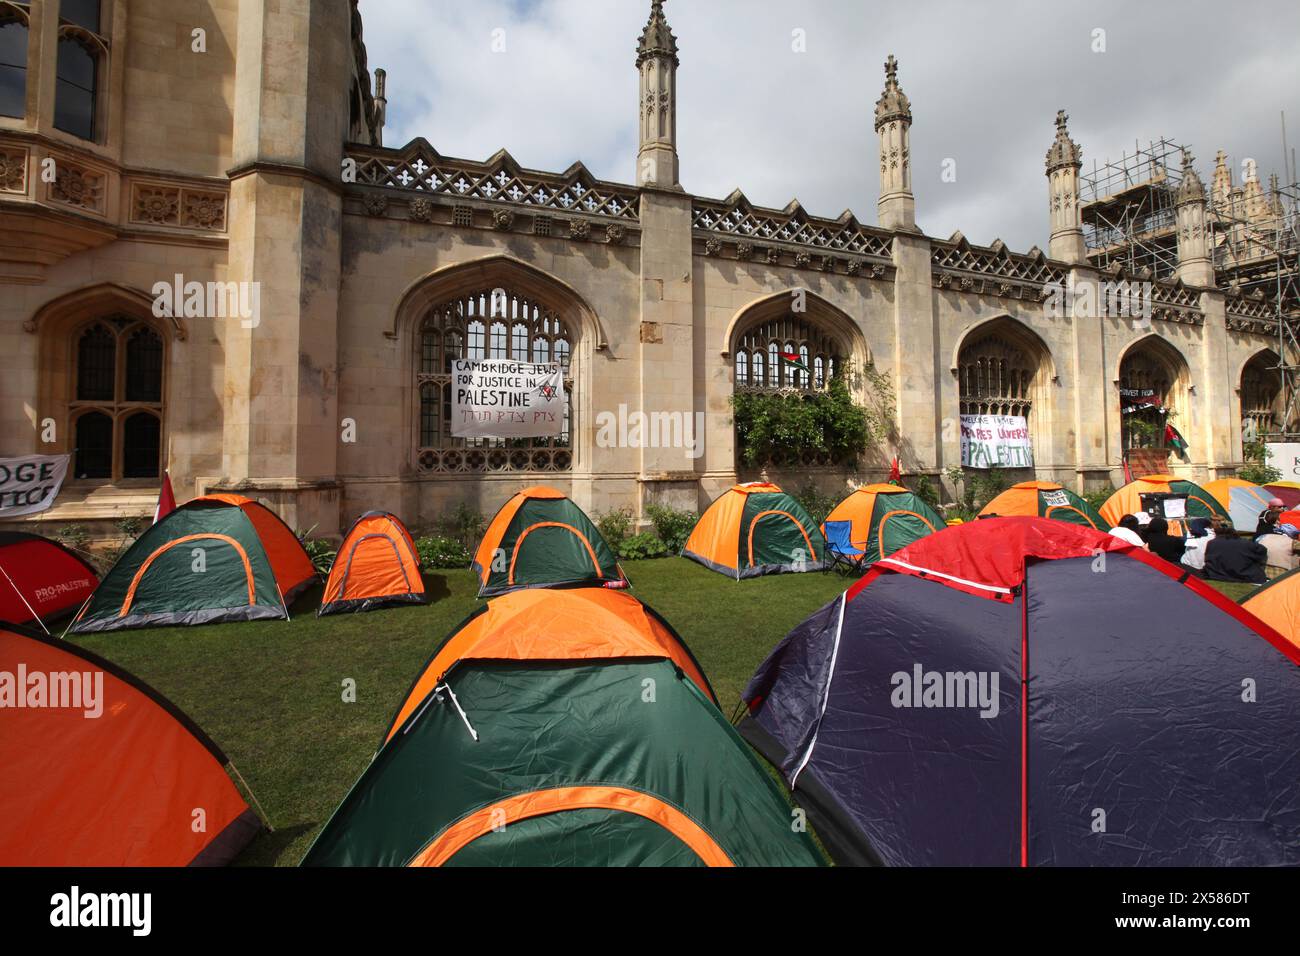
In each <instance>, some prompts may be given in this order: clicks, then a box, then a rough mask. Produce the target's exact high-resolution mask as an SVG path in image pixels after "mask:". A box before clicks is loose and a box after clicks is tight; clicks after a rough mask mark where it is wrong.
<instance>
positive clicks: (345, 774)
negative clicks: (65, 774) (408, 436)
mask: <svg viewBox="0 0 1300 956" xmlns="http://www.w3.org/2000/svg"><path fill="white" fill-rule="evenodd" d="M623 567H624V569H625V570H626V572H627V575H628V577H629V578H630V579H631V581H632V585H633V590H632V593H633V594H635V595H636V596H637V597H638V598H640V599H641V600H642V601H645V602H646V603H647V604H649V605H650V606H651V607H653V608H654V609H655V610H657V611H658V612H659V613H660V614H662V615H663V616H664V617H665V618H667V619H668V621H669V622H670V623H671V624H672V625H673V627H674V628H676V630H677V632H678V633H679V634H681V635H682V637H683V638H684V639H685V640H686V643H687V644H688V645H689V646H690V648H691V650H692V651H694V653H695V656H696V657H697V658H699V661H700V664H701V665H702V666H703V668H704V671H705V673H706V674H707V675H708V677H709V680H710V682H711V683H712V684H713V688H714V690H715V691H716V692H717V695H718V699H719V701H720V702H721V703H722V706H723V710H724V711H725V712H726V713H727V715H728V716H730V715H731V711H732V709H733V708H734V706H735V705H736V703H737V701H738V700H739V699H740V692H741V691H742V690H743V689H744V686H745V683H746V682H747V681H748V680H749V677H750V675H751V674H752V673H753V672H754V669H755V668H756V667H757V666H758V664H759V663H760V662H761V661H762V660H763V658H764V657H766V656H767V653H768V651H770V650H771V649H772V647H773V646H774V645H775V644H776V642H777V641H779V640H780V639H781V638H782V637H784V636H785V634H786V633H787V632H788V631H789V630H790V629H791V628H793V627H794V626H795V625H796V624H798V623H799V622H800V621H801V620H803V619H804V618H805V617H807V616H808V615H809V614H810V613H812V612H813V611H814V610H816V609H817V608H819V607H821V606H822V605H823V604H825V603H826V602H827V601H829V600H830V599H831V598H833V597H835V596H836V595H837V594H839V593H840V592H841V591H843V590H844V588H845V587H847V586H848V584H849V583H850V582H849V581H847V580H845V579H843V578H840V577H838V576H837V575H834V574H830V573H827V574H782V575H774V576H770V577H764V578H758V579H756V580H750V581H742V582H739V583H737V582H735V581H729V580H727V579H726V578H724V577H723V576H722V575H720V574H717V573H716V572H713V571H709V570H707V569H705V568H703V567H701V566H700V565H698V564H696V563H695V562H693V561H688V560H686V559H685V558H662V559H659V560H653V561H629V562H624V563H623ZM425 582H426V588H427V590H428V593H429V594H430V596H431V598H432V600H431V602H430V604H429V605H427V606H425V607H404V608H395V609H391V610H383V611H372V612H370V613H368V614H343V615H334V616H330V617H325V618H317V617H316V616H315V615H316V608H317V606H318V605H319V603H320V587H319V586H317V587H316V588H315V589H313V590H312V591H310V592H308V593H307V594H305V595H304V596H303V597H302V598H301V599H299V600H298V601H297V603H296V604H295V606H294V607H293V608H292V611H293V614H294V619H293V620H292V621H291V622H289V623H285V622H283V621H255V622H250V623H241V624H220V625H212V626H208V627H194V628H147V629H143V630H135V631H121V632H118V633H115V634H94V635H86V636H85V637H79V638H77V643H79V644H81V645H83V646H85V647H88V648H90V649H91V650H94V651H96V652H97V653H99V654H102V655H104V656H105V657H108V658H109V659H111V660H113V661H115V662H117V663H119V664H121V665H122V666H124V667H126V668H127V669H128V670H130V671H131V672H132V673H134V674H136V675H138V676H139V677H141V678H143V679H144V680H146V681H148V682H149V683H150V684H152V685H153V686H154V687H156V688H157V689H158V690H160V691H161V692H162V693H164V694H166V695H167V696H168V697H170V698H171V699H172V700H173V701H175V702H176V703H177V704H178V705H179V706H180V707H181V709H182V710H184V711H185V712H186V713H188V714H189V715H190V716H191V717H193V718H194V719H195V720H196V721H197V722H198V724H199V725H200V726H201V727H203V729H204V730H206V731H207V732H208V734H209V735H210V736H211V737H212V739H213V740H215V741H216V742H217V743H218V744H219V745H220V746H221V748H222V749H223V750H225V752H226V754H227V755H228V756H229V757H230V759H231V760H232V761H233V762H234V764H235V766H236V767H237V768H238V769H239V772H240V773H241V774H242V775H243V777H244V779H245V780H246V781H247V782H248V784H249V786H250V787H252V789H253V792H254V794H255V795H256V797H257V800H258V802H259V803H260V804H261V806H262V809H263V810H264V811H265V812H266V814H267V815H268V816H269V817H270V819H271V823H272V824H273V825H274V826H275V832H274V833H272V834H263V835H261V836H260V837H258V839H257V840H256V841H255V842H254V843H253V844H252V845H251V846H250V847H249V848H248V849H247V850H246V851H245V852H244V854H243V856H242V857H241V859H240V862H241V863H245V864H262V865H269V864H282V865H290V866H291V865H295V864H297V862H298V861H299V860H300V859H301V858H302V855H303V854H304V853H305V852H306V851H307V847H308V846H310V845H311V841H312V840H313V839H314V838H315V836H316V833H317V832H318V831H319V830H320V828H321V827H322V826H323V825H324V823H325V821H326V820H327V819H328V818H329V815H330V814H331V813H332V812H333V811H334V808H335V807H336V806H338V804H339V802H340V801H341V800H342V799H343V796H344V795H345V794H346V793H347V791H348V788H349V787H351V786H352V783H353V782H354V781H355V780H356V778H357V777H358V776H359V775H360V774H361V772H362V771H363V770H364V769H365V768H366V765H367V764H368V763H369V762H370V757H371V755H372V754H373V753H374V751H375V747H376V746H377V744H378V742H379V739H380V736H381V735H382V734H383V732H384V730H385V729H386V728H387V724H388V721H389V720H390V719H391V718H392V716H393V712H394V711H395V710H396V709H397V706H398V704H399V703H400V702H401V698H402V695H403V694H405V693H406V691H407V689H408V688H409V687H410V684H411V681H412V679H413V678H414V677H415V674H416V672H417V670H418V669H419V667H420V666H421V665H422V664H423V663H424V662H425V660H426V659H427V658H428V656H429V652H430V651H431V650H432V648H433V646H434V644H435V643H436V642H438V641H440V640H441V639H442V638H443V637H444V636H445V635H446V634H447V633H448V632H449V631H450V630H451V629H452V628H453V627H455V626H456V625H457V624H458V623H459V622H460V621H461V620H462V619H463V618H464V617H465V616H466V615H467V614H469V613H470V611H472V610H473V609H474V608H475V607H476V606H477V604H478V601H477V600H476V599H475V597H474V595H475V593H476V592H477V590H478V588H477V582H476V580H475V578H474V576H473V574H471V572H470V571H468V570H457V571H439V572H433V573H431V574H428V575H426V576H425ZM347 678H352V679H353V680H355V681H356V688H357V701H356V703H352V704H348V703H344V702H343V700H342V693H343V681H344V680H345V679H347Z"/></svg>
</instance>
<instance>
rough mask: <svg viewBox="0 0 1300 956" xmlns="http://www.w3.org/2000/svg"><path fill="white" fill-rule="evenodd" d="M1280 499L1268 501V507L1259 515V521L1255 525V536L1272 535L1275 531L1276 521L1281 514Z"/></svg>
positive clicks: (1281, 505)
mask: <svg viewBox="0 0 1300 956" xmlns="http://www.w3.org/2000/svg"><path fill="white" fill-rule="evenodd" d="M1282 508H1283V504H1282V499H1281V498H1270V499H1268V507H1267V508H1265V509H1264V510H1263V511H1261V512H1260V513H1259V521H1258V522H1257V523H1256V525H1255V534H1257V535H1260V534H1272V533H1273V532H1274V531H1276V530H1277V519H1278V518H1279V517H1280V516H1281V514H1282Z"/></svg>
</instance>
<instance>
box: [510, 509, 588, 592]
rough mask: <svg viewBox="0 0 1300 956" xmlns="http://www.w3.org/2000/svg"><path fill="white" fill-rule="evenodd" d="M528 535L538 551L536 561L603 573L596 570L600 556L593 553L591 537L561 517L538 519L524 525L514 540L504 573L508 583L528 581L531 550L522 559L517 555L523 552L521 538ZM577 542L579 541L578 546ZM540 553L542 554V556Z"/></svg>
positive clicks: (531, 556) (580, 572) (582, 572)
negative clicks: (506, 571) (507, 567)
mask: <svg viewBox="0 0 1300 956" xmlns="http://www.w3.org/2000/svg"><path fill="white" fill-rule="evenodd" d="M529 535H533V538H532V550H533V551H537V552H540V555H539V556H538V557H537V558H536V559H535V560H537V561H538V562H539V563H544V564H548V565H550V566H551V567H554V566H555V565H556V564H558V565H559V566H561V567H563V568H565V569H571V570H573V571H574V572H575V573H577V574H589V573H590V574H594V575H595V576H596V577H598V578H601V577H604V575H603V574H602V573H601V570H600V559H599V558H597V557H596V549H595V548H593V547H592V546H591V541H590V540H589V539H588V538H587V536H586V535H584V534H583V533H582V532H581V531H579V530H578V529H577V528H575V527H574V526H573V525H571V524H565V523H564V522H563V521H539V522H537V523H536V524H532V525H529V526H528V527H527V528H525V529H524V530H523V531H522V532H520V534H519V537H518V538H517V539H516V540H515V547H514V553H513V554H512V555H511V556H510V570H509V574H508V576H507V580H508V582H509V583H510V584H517V583H524V584H526V583H528V580H529V571H528V568H529V566H530V565H531V564H532V562H533V560H534V558H533V555H532V553H531V552H530V553H529V554H527V555H525V556H524V558H523V560H522V561H521V560H520V556H521V555H524V542H525V541H527V540H528V539H529ZM578 545H581V548H579V547H578ZM541 555H544V556H545V560H543V558H542V557H541Z"/></svg>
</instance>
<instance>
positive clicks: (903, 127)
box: [876, 54, 916, 230]
mask: <svg viewBox="0 0 1300 956" xmlns="http://www.w3.org/2000/svg"><path fill="white" fill-rule="evenodd" d="M911 129H912V104H911V102H910V101H909V100H908V99H907V94H906V93H904V92H903V89H902V87H900V86H899V85H898V61H897V60H896V59H894V56H893V54H890V56H889V59H887V60H886V61H885V91H884V92H883V93H882V94H881V95H880V99H879V100H877V101H876V135H877V137H878V138H879V140H880V200H879V201H878V202H877V204H876V208H877V210H878V212H879V217H880V225H881V226H883V227H884V228H886V229H909V230H913V229H915V228H916V198H915V197H914V196H913V195H912V148H911V142H912V138H911V137H912V134H911Z"/></svg>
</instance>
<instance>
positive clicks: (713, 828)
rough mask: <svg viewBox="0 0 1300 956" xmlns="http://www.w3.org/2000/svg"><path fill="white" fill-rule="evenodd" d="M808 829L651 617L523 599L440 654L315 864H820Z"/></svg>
mask: <svg viewBox="0 0 1300 956" xmlns="http://www.w3.org/2000/svg"><path fill="white" fill-rule="evenodd" d="M539 622H540V623H539ZM801 820H802V814H801V813H800V812H799V811H797V810H795V809H794V808H792V807H791V806H790V804H789V803H788V802H787V801H786V799H785V797H784V796H783V794H782V792H781V791H780V790H779V789H778V788H777V785H776V784H775V782H774V781H773V779H772V777H771V776H770V775H769V774H768V773H767V772H766V771H765V769H764V768H763V766H762V765H761V764H760V763H759V761H758V759H757V757H756V756H755V755H754V754H753V752H752V751H750V749H749V748H748V747H747V746H746V745H745V743H744V742H743V741H742V740H741V738H740V737H739V735H738V734H737V733H736V731H735V730H734V729H733V728H732V726H731V725H730V724H729V723H728V722H727V720H726V718H725V717H724V716H723V715H722V713H721V712H720V711H719V710H718V708H717V706H716V704H715V702H714V699H713V693H712V691H711V690H710V688H709V685H708V682H707V681H706V680H705V679H704V676H703V674H702V673H701V672H700V670H699V666H698V664H697V663H696V662H695V660H694V658H693V657H692V656H691V655H690V653H689V651H687V650H686V648H685V646H684V645H682V644H681V642H680V640H679V639H678V638H677V636H676V635H675V634H674V633H673V631H672V630H671V628H669V627H668V625H667V624H666V623H665V622H664V621H663V620H662V619H661V618H659V617H658V616H657V615H656V614H654V612H653V611H651V610H650V609H649V608H647V607H645V606H644V605H643V604H641V603H640V602H639V601H637V600H636V599H635V598H634V597H632V596H631V595H630V594H628V593H627V592H624V591H615V590H610V589H607V588H570V589H561V590H550V591H547V590H522V591H515V592H513V593H510V594H507V595H504V596H502V597H499V598H495V599H493V600H492V601H490V602H489V603H488V605H487V606H486V607H484V608H482V609H481V610H480V611H479V612H477V613H476V614H474V615H472V616H471V617H470V618H469V619H468V620H467V621H466V622H464V623H463V624H462V625H461V626H460V627H459V628H458V629H457V630H456V631H454V632H453V633H452V634H451V635H450V636H449V637H448V638H447V639H446V640H445V641H443V643H442V644H441V645H439V647H438V649H437V650H435V652H434V654H433V656H432V657H431V658H430V660H429V662H428V663H427V664H426V665H425V667H424V669H423V671H422V673H421V675H420V677H419V678H417V680H416V681H415V684H414V686H413V687H412V689H411V691H410V693H409V694H408V695H407V697H406V699H405V701H404V702H403V704H402V706H401V707H400V708H399V710H398V713H397V715H396V716H395V718H394V719H393V721H392V722H391V723H390V726H389V731H388V734H387V737H386V741H385V743H384V744H383V746H382V747H381V749H380V750H379V752H378V754H376V756H375V758H374V760H373V761H372V762H371V764H370V766H369V768H367V770H366V771H365V772H364V773H363V774H362V776H361V778H360V779H359V780H358V781H357V783H356V784H355V785H354V786H353V788H352V791H351V792H350V793H349V794H348V795H347V797H346V798H345V799H344V800H343V803H342V804H341V805H340V806H339V808H338V809H337V810H336V811H335V813H334V815H333V817H332V818H331V819H330V821H329V822H328V823H327V824H326V825H325V828H324V829H323V830H322V831H321V833H320V835H319V836H318V837H317V839H316V842H315V843H314V844H313V846H312V848H311V849H310V850H309V851H308V852H307V855H306V856H305V857H304V859H303V865H304V866H313V865H318V866H320V865H323V866H701V865H713V866H817V865H821V864H822V862H823V860H822V857H821V855H820V853H819V851H818V850H817V848H816V846H815V844H814V843H813V842H812V840H811V838H810V837H809V835H808V834H807V833H806V832H803V827H802V826H801Z"/></svg>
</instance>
